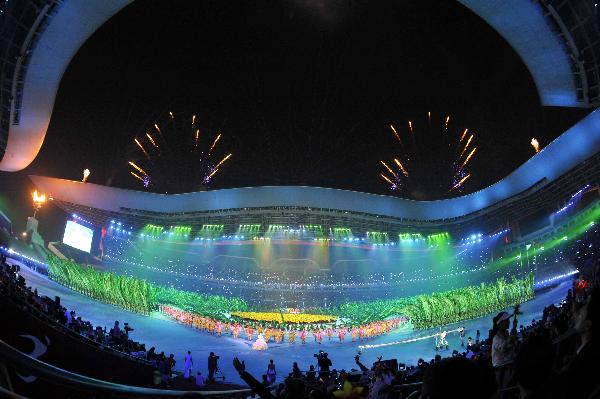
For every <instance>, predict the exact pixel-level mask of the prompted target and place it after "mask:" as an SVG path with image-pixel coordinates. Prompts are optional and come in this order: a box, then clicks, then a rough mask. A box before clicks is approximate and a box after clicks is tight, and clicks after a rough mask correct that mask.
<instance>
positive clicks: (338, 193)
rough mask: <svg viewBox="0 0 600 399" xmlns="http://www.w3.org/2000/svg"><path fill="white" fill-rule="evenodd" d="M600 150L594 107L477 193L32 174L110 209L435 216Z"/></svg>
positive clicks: (598, 114) (502, 194)
mask: <svg viewBox="0 0 600 399" xmlns="http://www.w3.org/2000/svg"><path fill="white" fill-rule="evenodd" d="M599 152H600V110H596V111H594V112H592V113H591V114H589V115H588V116H587V117H586V118H584V119H583V120H581V121H580V122H579V123H577V124H576V125H575V126H573V127H572V128H571V129H569V130H568V131H567V132H565V133H563V134H562V135H561V136H560V137H558V138H557V139H556V140H554V141H553V142H552V143H550V144H549V145H548V146H547V147H545V148H544V149H543V150H542V151H540V152H539V153H538V154H536V155H535V156H534V157H532V158H531V159H530V160H529V161H527V162H526V163H525V164H523V165H522V166H520V167H519V168H518V169H517V170H515V171H514V172H513V173H511V174H510V175H508V176H507V177H506V178H504V179H502V180H501V181H499V182H497V183H495V184H493V185H491V186H489V187H487V188H485V189H483V190H480V191H478V192H475V193H473V194H469V195H466V196H462V197H458V198H452V199H446V200H439V201H413V200H407V199H401V198H397V197H391V196H384V195H375V194H367V193H360V192H354V191H346V190H337V189H330V188H317V187H300V186H280V187H250V188H234V189H224V190H214V191H203V192H195V193H186V194H173V195H166V194H155V193H149V192H142V191H133V190H125V189H120V188H115V187H106V186H101V185H97V184H91V183H82V182H78V181H70V180H62V179H55V178H50V177H42V176H31V179H32V181H33V182H34V184H35V185H36V186H37V188H38V189H39V190H41V191H42V192H45V193H47V194H50V195H51V196H52V197H53V198H54V199H55V200H58V201H62V202H68V203H71V204H79V205H82V206H84V207H89V208H95V209H101V210H105V211H108V212H112V213H118V212H122V211H123V210H139V211H147V212H157V213H192V212H202V211H217V210H223V209H244V208H265V207H309V208H311V207H314V208H321V209H337V210H344V211H349V212H356V213H365V214H372V215H381V216H386V217H393V218H403V219H409V220H422V221H432V220H443V219H454V218H458V217H463V216H466V215H470V214H473V213H476V212H479V211H481V210H484V209H486V208H489V207H492V206H494V205H495V204H498V203H500V202H502V201H506V200H509V199H511V198H513V197H515V196H518V195H519V194H522V193H524V192H526V191H537V190H541V189H542V188H543V187H544V186H547V185H549V184H551V183H553V182H556V181H558V179H559V178H561V177H562V176H564V175H566V174H567V173H568V172H570V171H572V170H575V169H576V168H577V167H578V166H579V165H582V164H584V163H586V161H587V160H589V159H590V158H592V157H594V156H595V155H597V154H598V153H599ZM584 178H585V177H584Z"/></svg>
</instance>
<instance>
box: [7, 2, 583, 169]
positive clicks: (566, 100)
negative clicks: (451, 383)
mask: <svg viewBox="0 0 600 399" xmlns="http://www.w3.org/2000/svg"><path fill="white" fill-rule="evenodd" d="M131 1H133V0H101V1H85V0H69V1H65V2H64V4H63V5H62V6H61V8H60V9H59V11H58V12H57V14H56V15H55V16H54V17H53V18H52V20H51V21H50V24H49V25H48V27H47V28H46V29H45V31H44V33H43V34H42V35H41V37H40V39H39V41H38V44H37V46H36V48H35V49H34V50H33V54H32V56H31V60H30V63H29V67H28V70H27V75H26V77H25V83H24V87H23V94H22V106H21V119H20V123H19V124H18V125H11V126H10V129H9V134H8V142H7V145H6V152H5V155H4V157H3V159H2V160H1V161H0V170H3V171H9V172H14V171H18V170H21V169H24V168H25V167H27V166H28V165H29V164H30V163H31V162H32V161H33V160H34V159H35V157H36V156H37V154H38V152H39V150H40V148H41V146H42V143H43V142H44V137H45V135H46V130H47V128H48V124H49V123H50V117H51V115H52V108H53V106H54V100H55V98H56V92H57V90H58V87H59V84H60V80H61V79H62V75H63V73H64V71H65V70H66V68H67V66H68V65H69V63H70V62H71V59H72V58H73V56H74V55H75V54H76V52H77V50H78V49H79V48H80V47H81V46H82V45H83V43H85V41H86V40H87V38H88V37H89V36H91V35H92V33H94V32H95V31H96V30H97V29H98V28H99V27H100V26H102V25H103V24H104V23H105V22H106V21H107V20H108V19H109V18H110V17H112V16H113V15H114V14H115V13H117V12H118V11H119V10H121V9H122V8H123V7H125V6H126V5H127V4H129V3H130V2H131ZM459 1H460V3H462V4H463V5H464V6H465V7H467V8H469V9H470V10H471V11H473V12H474V13H475V14H477V15H478V16H479V17H481V18H482V19H483V20H485V21H486V22H487V23H488V24H489V25H490V26H492V28H494V29H495V30H496V31H497V32H498V33H499V34H500V35H501V36H503V37H504V38H505V39H506V40H507V41H508V43H509V44H510V45H511V46H512V47H513V48H514V49H515V50H516V52H517V53H518V54H519V56H520V57H521V59H522V60H523V61H524V63H525V65H527V68H528V69H529V72H530V73H531V75H532V76H533V80H534V81H535V84H536V86H537V89H538V92H539V94H540V99H541V102H542V104H543V105H550V106H581V105H583V104H580V103H578V102H577V94H576V88H575V83H574V80H573V75H572V73H571V69H570V66H569V61H568V58H567V54H566V53H565V50H564V48H563V46H562V45H561V43H560V42H559V39H558V37H557V35H556V34H554V33H553V32H552V30H551V29H550V27H549V25H548V23H547V22H546V21H545V19H544V15H543V13H542V10H541V8H540V6H539V4H535V2H532V1H523V0H459Z"/></svg>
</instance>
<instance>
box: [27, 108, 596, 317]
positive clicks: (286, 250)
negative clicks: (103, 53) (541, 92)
mask: <svg viewBox="0 0 600 399" xmlns="http://www.w3.org/2000/svg"><path fill="white" fill-rule="evenodd" d="M566 148H568V149H569V150H568V151H566V150H565V149H566ZM599 151H600V112H599V111H595V112H592V113H591V114H590V115H589V116H588V117H586V118H584V119H583V120H582V121H580V122H579V123H578V124H576V125H575V126H573V127H572V128H571V129H569V130H568V131H567V132H565V133H564V134H563V135H561V136H560V137H559V138H558V139H556V140H555V141H554V142H552V143H551V144H549V145H548V146H547V147H546V148H544V149H543V150H542V151H541V152H540V153H538V154H536V155H535V156H534V157H532V158H531V159H530V160H529V161H528V162H526V163H525V164H524V165H522V166H521V167H519V168H518V169H517V170H516V171H514V172H513V173H512V174H510V175H509V176H507V177H506V178H504V179H503V180H501V181H499V182H498V183H496V184H494V185H492V186H489V187H487V188H485V189H483V190H481V191H478V192H476V193H473V194H470V195H466V196H462V197H458V198H452V199H447V200H440V201H412V200H406V199H401V198H397V197H392V196H384V195H374V194H367V193H360V192H353V191H346V190H337V189H328V188H317V187H297V186H281V187H249V188H237V189H223V190H213V191H202V192H195V193H185V194H175V195H165V194H156V193H149V192H142V191H134V190H125V189H120V188H115V187H106V186H101V185H96V184H90V183H83V182H78V181H69V180H62V179H55V178H49V177H42V176H31V179H32V181H33V182H34V184H35V185H36V187H37V188H38V189H39V190H41V191H43V192H45V193H47V194H49V195H50V197H51V198H52V199H53V202H54V204H56V205H58V206H59V207H61V208H63V209H64V210H65V211H66V212H67V217H69V218H74V219H76V220H75V221H76V222H78V221H79V222H81V221H85V223H88V224H89V225H90V226H93V227H94V228H95V229H96V231H102V237H101V243H100V242H99V241H98V240H96V244H95V246H94V247H95V248H98V249H100V248H101V252H102V253H101V254H100V255H102V256H103V260H102V266H101V267H104V268H106V269H108V270H112V271H115V272H117V273H121V274H127V275H133V276H138V277H143V278H147V279H149V280H151V281H153V282H156V283H159V284H165V285H174V286H177V287H179V288H182V289H186V290H197V291H201V292H213V293H220V294H225V295H235V296H239V297H242V298H245V299H248V300H250V301H252V302H253V303H263V304H264V303H267V304H270V305H269V306H271V307H274V305H275V304H277V305H279V304H281V305H285V306H322V305H327V304H330V303H342V302H345V301H348V300H350V299H357V298H362V299H376V298H380V297H398V296H406V295H415V294H420V293H424V292H432V291H436V290H443V289H452V288H457V287H461V286H465V285H472V284H479V283H482V282H489V281H493V280H494V279H497V278H500V277H505V278H506V277H508V278H510V277H511V276H513V275H520V274H524V273H526V272H528V271H534V272H535V273H536V277H537V278H538V279H539V280H544V279H547V278H552V277H553V276H556V275H560V274H565V273H569V272H570V271H572V270H574V266H573V265H569V264H565V263H564V262H563V261H562V260H561V259H562V258H561V255H560V253H559V252H556V253H552V254H547V253H543V254H542V253H541V252H539V251H538V252H535V251H536V247H535V245H536V243H537V244H538V248H542V250H543V244H540V243H542V241H543V240H544V239H547V240H552V238H553V237H554V236H555V235H557V234H563V233H562V232H563V231H566V229H569V228H572V224H573V223H578V222H576V221H574V220H575V219H573V220H571V219H570V218H571V217H574V215H578V216H577V217H578V218H579V219H577V220H583V219H584V218H585V215H584V216H581V215H580V214H579V213H578V212H584V213H586V212H587V214H589V213H590V212H595V210H597V208H598V206H599V204H598V191H597V183H598V181H599V178H600V162H599V161H600V152H599ZM585 220H587V219H585ZM582 223H583V222H582ZM97 235H98V234H97ZM532 243H533V244H532ZM532 245H534V246H533V250H532V259H531V260H530V259H529V252H530V248H531V246H532ZM515 251H517V252H518V251H523V257H522V258H521V256H520V254H519V256H518V257H517V258H515V259H514V260H513V261H504V260H503V259H505V257H510V256H511V253H515ZM498 262H500V263H502V265H503V266H502V267H497V265H498V264H499V263H498ZM383 288H384V289H383Z"/></svg>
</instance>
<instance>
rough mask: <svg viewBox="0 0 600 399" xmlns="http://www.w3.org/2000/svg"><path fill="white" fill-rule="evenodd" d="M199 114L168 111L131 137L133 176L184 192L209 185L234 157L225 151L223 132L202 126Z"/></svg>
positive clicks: (157, 186)
mask: <svg viewBox="0 0 600 399" xmlns="http://www.w3.org/2000/svg"><path fill="white" fill-rule="evenodd" d="M200 122H201V118H199V117H198V116H197V115H196V114H193V115H187V114H186V115H183V114H178V113H175V112H173V111H169V112H168V114H166V115H164V117H163V118H162V119H159V120H157V121H153V122H152V123H151V124H150V125H149V126H147V127H146V128H145V129H144V130H142V131H140V132H138V134H137V135H136V136H135V137H134V138H133V140H132V151H131V152H132V158H133V159H132V160H129V161H128V165H129V167H130V168H131V170H130V171H129V172H130V176H131V177H132V178H134V179H135V180H136V181H139V182H140V184H142V185H143V186H144V187H145V188H152V189H154V190H156V191H161V192H177V191H179V192H181V191H187V190H197V189H201V187H202V186H207V185H208V184H209V183H210V182H211V181H212V179H214V177H215V176H216V175H217V174H218V173H219V172H220V171H221V170H222V168H223V167H224V165H225V163H226V162H227V161H228V160H229V159H230V158H231V156H232V154H231V153H225V154H222V153H221V151H220V147H219V145H218V144H219V143H220V142H221V141H222V137H223V135H222V134H221V133H219V132H214V133H211V132H209V131H208V129H206V128H203V127H202V126H200Z"/></svg>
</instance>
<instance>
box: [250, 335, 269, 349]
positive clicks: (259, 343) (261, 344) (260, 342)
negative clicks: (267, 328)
mask: <svg viewBox="0 0 600 399" xmlns="http://www.w3.org/2000/svg"><path fill="white" fill-rule="evenodd" d="M252 349H254V350H255V351H264V350H267V342H266V341H265V338H264V337H263V335H262V334H258V337H257V338H256V341H254V343H253V344H252Z"/></svg>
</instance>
